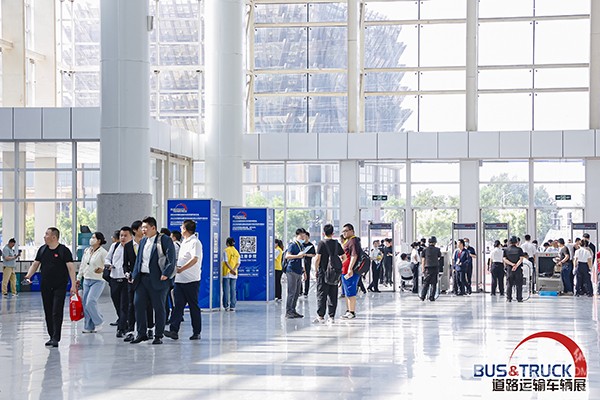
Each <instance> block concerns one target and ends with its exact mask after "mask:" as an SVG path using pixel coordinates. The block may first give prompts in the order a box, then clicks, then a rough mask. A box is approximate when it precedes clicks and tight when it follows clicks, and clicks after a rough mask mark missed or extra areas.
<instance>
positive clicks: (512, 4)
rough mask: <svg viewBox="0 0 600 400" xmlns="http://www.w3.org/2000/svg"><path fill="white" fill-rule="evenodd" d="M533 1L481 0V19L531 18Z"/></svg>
mask: <svg viewBox="0 0 600 400" xmlns="http://www.w3.org/2000/svg"><path fill="white" fill-rule="evenodd" d="M532 15H533V0H479V18H498V17H529V16H532Z"/></svg>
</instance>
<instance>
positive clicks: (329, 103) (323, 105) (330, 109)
mask: <svg viewBox="0 0 600 400" xmlns="http://www.w3.org/2000/svg"><path fill="white" fill-rule="evenodd" d="M308 111H309V113H308V127H309V132H311V133H312V132H314V133H343V132H348V98H347V97H346V96H335V97H333V96H332V97H325V96H323V97H321V96H319V97H310V98H309V100H308Z"/></svg>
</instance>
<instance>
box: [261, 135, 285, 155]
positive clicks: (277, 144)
mask: <svg viewBox="0 0 600 400" xmlns="http://www.w3.org/2000/svg"><path fill="white" fill-rule="evenodd" d="M287 150H288V135H282V134H277V133H275V134H267V135H260V139H259V155H260V159H261V160H285V159H286V158H287V155H288V152H287Z"/></svg>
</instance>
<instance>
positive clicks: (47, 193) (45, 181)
mask: <svg viewBox="0 0 600 400" xmlns="http://www.w3.org/2000/svg"><path fill="white" fill-rule="evenodd" d="M25 176H26V178H25V197H26V198H28V199H69V198H71V197H72V188H73V181H72V177H73V173H72V172H71V171H35V170H34V171H27V172H26V173H25Z"/></svg>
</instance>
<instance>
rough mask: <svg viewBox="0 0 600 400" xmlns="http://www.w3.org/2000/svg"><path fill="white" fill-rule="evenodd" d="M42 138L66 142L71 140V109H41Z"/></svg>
mask: <svg viewBox="0 0 600 400" xmlns="http://www.w3.org/2000/svg"><path fill="white" fill-rule="evenodd" d="M42 138H44V139H50V140H52V139H57V140H68V139H71V109H70V108H63V107H57V108H50V107H48V108H43V109H42Z"/></svg>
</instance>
